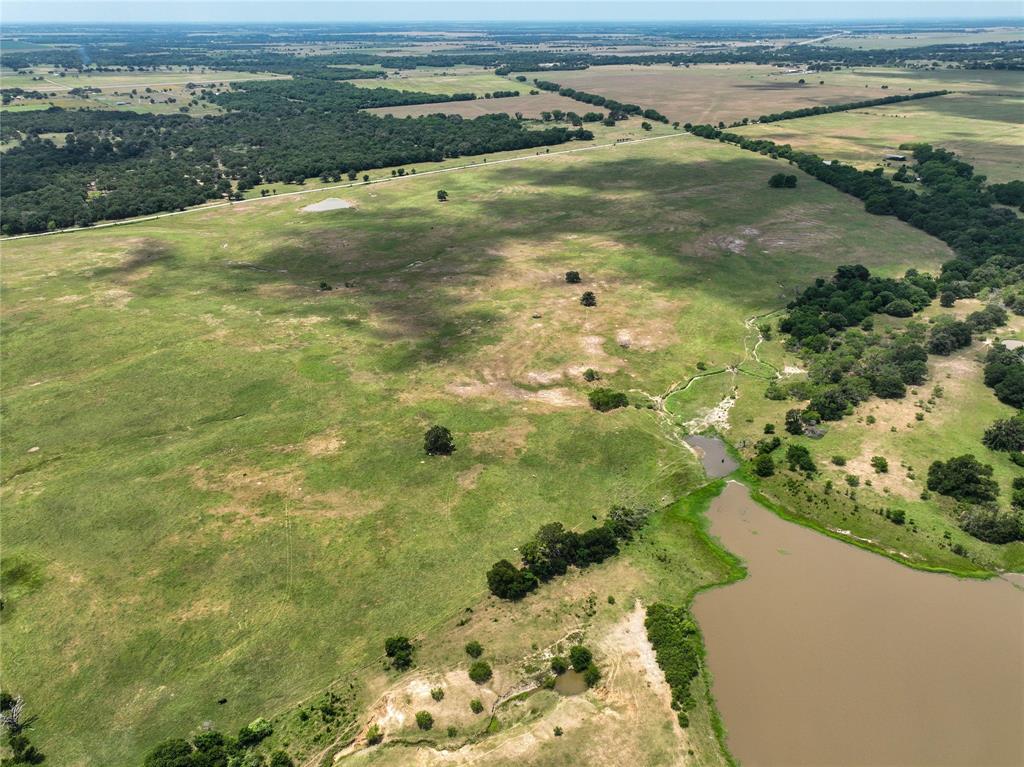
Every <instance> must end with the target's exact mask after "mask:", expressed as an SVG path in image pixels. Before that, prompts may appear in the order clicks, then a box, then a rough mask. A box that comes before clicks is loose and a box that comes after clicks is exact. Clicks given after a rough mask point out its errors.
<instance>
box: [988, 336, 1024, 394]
mask: <svg viewBox="0 0 1024 767" xmlns="http://www.w3.org/2000/svg"><path fill="white" fill-rule="evenodd" d="M985 385H986V386H991V387H992V390H993V391H994V392H995V394H996V397H998V398H999V400H1000V401H1001V402H1005V403H1006V404H1007V405H1009V406H1010V407H1015V408H1024V347H1018V348H1016V349H1007V348H1006V346H1004V345H1003V344H1001V343H996V344H993V345H992V348H991V349H989V352H988V354H987V355H986V357H985Z"/></svg>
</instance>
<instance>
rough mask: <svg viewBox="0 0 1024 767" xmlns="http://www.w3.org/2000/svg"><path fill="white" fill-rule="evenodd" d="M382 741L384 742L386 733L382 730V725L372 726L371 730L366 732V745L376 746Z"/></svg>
mask: <svg viewBox="0 0 1024 767" xmlns="http://www.w3.org/2000/svg"><path fill="white" fill-rule="evenodd" d="M382 740H384V731H383V730H382V729H381V728H380V725H379V724H371V725H370V729H368V730H367V731H366V744H367V745H369V746H376V745H377V744H378V743H380V742H381V741H382Z"/></svg>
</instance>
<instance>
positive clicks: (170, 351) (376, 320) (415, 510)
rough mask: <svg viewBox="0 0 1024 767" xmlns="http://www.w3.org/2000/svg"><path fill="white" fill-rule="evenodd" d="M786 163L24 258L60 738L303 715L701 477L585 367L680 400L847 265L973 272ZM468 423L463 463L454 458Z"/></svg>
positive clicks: (384, 206)
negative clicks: (783, 172) (545, 529)
mask: <svg viewBox="0 0 1024 767" xmlns="http://www.w3.org/2000/svg"><path fill="white" fill-rule="evenodd" d="M778 167H779V166H778V164H777V163H774V162H772V161H770V160H767V159H765V158H762V157H760V156H757V155H753V154H751V153H747V152H743V151H741V150H738V149H735V148H733V147H730V146H725V145H719V144H716V143H712V142H704V141H699V140H697V139H692V138H688V137H680V138H678V139H669V140H665V141H660V142H651V143H647V144H637V145H633V146H630V145H625V146H619V147H617V148H615V149H605V150H598V151H594V152H585V153H578V154H569V155H559V156H552V157H550V158H543V159H538V160H536V161H533V162H530V163H522V164H519V165H514V164H510V165H505V166H493V167H484V166H480V167H478V168H475V169H473V170H469V171H464V172H459V173H452V174H448V175H446V176H444V177H443V181H442V180H440V179H441V177H437V178H431V177H421V178H416V179H409V180H407V181H402V182H401V183H396V184H380V185H371V186H368V187H357V188H353V189H349V190H344V192H343V193H341V194H339V193H338V192H330V193H328V192H325V193H324V195H323V196H325V197H326V196H331V195H336V196H344V197H346V198H348V199H351V200H353V201H354V202H355V203H356V204H357V208H356V209H351V210H340V211H335V212H330V213H321V214H305V213H301V212H300V211H299V208H300V207H301V206H303V205H306V204H309V203H310V202H313V201H315V200H316V199H318V197H317V195H307V196H304V197H300V198H282V197H278V198H277V199H273V200H268V201H263V202H254V203H252V204H250V205H246V206H236V207H234V208H230V209H220V210H215V211H209V212H199V213H193V214H189V215H185V216H177V217H172V218H167V219H161V220H157V221H152V222H148V223H144V224H136V225H132V226H131V227H128V228H123V229H122V228H113V229H106V230H95V231H85V232H80V233H75V234H71V235H61V236H59V237H54V238H37V239H34V240H23V241H17V242H10V243H8V244H7V245H6V247H5V254H4V255H5V261H4V271H3V285H2V287H3V295H2V298H3V321H4V328H5V343H4V345H3V350H2V353H3V365H4V377H3V399H4V416H5V434H4V436H5V445H4V447H5V452H6V454H7V455H6V461H5V464H4V479H5V482H4V488H3V491H2V492H3V495H2V499H3V506H4V512H5V520H4V559H5V563H6V566H10V567H13V568H14V581H15V583H14V584H12V591H11V592H8V593H9V594H12V593H13V596H11V597H10V598H9V600H8V602H7V603H6V607H5V610H4V611H3V622H4V639H5V648H4V649H5V655H4V662H5V668H4V673H5V686H8V685H9V686H10V687H12V688H14V689H17V690H18V691H23V692H24V693H25V694H26V695H27V698H28V704H29V708H30V711H32V712H36V713H39V714H40V718H39V720H38V722H37V723H36V725H35V726H34V731H33V741H34V742H36V743H38V745H39V746H40V747H41V748H42V750H43V751H44V752H46V753H48V754H49V755H50V759H51V760H52V761H53V762H54V763H62V764H63V763H68V764H81V765H91V764H97V765H99V764H121V763H136V762H138V760H139V757H140V754H141V753H143V752H144V751H145V750H146V749H147V748H148V747H149V746H151V745H152V744H153V743H154V742H155V741H157V740H158V739H160V738H162V737H167V736H170V735H180V734H182V733H183V732H187V731H189V730H191V729H192V728H194V727H196V726H198V725H199V724H200V723H201V722H203V721H204V720H210V721H212V722H214V724H215V725H216V726H218V727H221V728H224V729H226V730H234V729H237V728H238V727H239V726H240V725H241V724H244V723H246V722H247V721H249V720H251V719H252V718H253V717H255V716H257V715H264V716H270V715H273V714H275V713H277V712H279V711H282V710H286V709H289V708H291V707H292V706H293V705H294V704H295V703H296V702H298V701H299V700H302V699H305V698H306V697H308V696H310V695H313V694H315V693H317V692H318V691H320V690H322V689H323V688H325V687H326V686H327V684H328V683H329V682H331V681H332V680H335V679H340V678H350V679H353V680H354V681H358V680H360V679H361V674H362V673H363V670H364V669H366V668H367V667H368V666H369V665H372V664H374V663H375V662H376V660H377V658H378V657H379V655H380V648H381V642H382V640H383V638H384V637H385V636H387V635H389V634H394V633H407V634H409V635H411V636H423V635H429V634H430V632H432V631H434V630H436V628H437V627H438V626H441V625H444V624H445V623H446V621H448V620H449V619H451V617H452V616H454V615H456V614H457V613H458V612H459V611H460V610H462V609H463V608H465V606H466V605H467V604H473V603H474V602H475V601H476V600H478V599H479V598H480V596H481V595H482V593H483V592H484V588H485V585H484V580H483V573H484V572H485V570H486V568H487V566H488V565H489V564H490V563H491V562H492V561H493V560H495V559H497V558H499V557H501V556H509V554H510V552H511V550H512V547H514V546H516V545H518V544H519V543H521V542H522V540H523V539H524V537H526V536H527V535H528V534H529V533H531V532H532V531H534V530H535V529H536V527H537V526H538V525H539V524H541V523H544V522H549V521H554V520H558V521H562V522H563V523H565V524H567V525H571V526H580V527H586V526H590V525H591V524H592V515H595V514H598V515H600V514H601V513H603V512H605V511H606V510H607V509H608V507H609V506H610V505H612V504H614V503H617V502H644V503H649V504H651V505H660V504H661V503H662V502H667V501H670V500H672V499H675V498H678V497H680V496H682V495H683V494H685V493H686V492H687V491H688V490H691V489H693V488H694V487H696V486H697V485H698V484H700V479H699V476H698V475H699V472H698V471H697V468H696V464H695V461H694V460H693V458H692V457H691V456H690V455H689V454H688V453H686V452H683V451H682V450H681V449H680V448H679V447H678V446H677V445H676V444H675V443H673V442H671V441H670V440H668V439H667V438H666V436H665V435H664V433H663V432H662V431H661V429H660V427H659V425H658V424H657V423H656V421H655V419H654V417H653V416H652V414H651V413H650V412H649V411H646V410H636V409H625V410H620V411H616V412H613V413H608V414H599V413H596V412H594V411H591V410H590V409H589V408H588V407H587V406H586V405H585V393H586V391H587V387H588V385H587V384H585V383H584V382H583V381H582V379H581V377H580V375H579V373H578V372H575V371H577V370H578V369H579V368H581V367H582V368H585V367H594V368H596V369H599V370H601V371H602V374H603V375H604V380H603V383H602V384H599V385H609V386H613V387H615V388H618V389H620V390H627V389H633V388H639V389H644V390H646V391H649V392H661V391H664V390H665V389H666V388H667V387H668V386H670V385H671V384H672V383H673V382H675V381H678V380H681V379H685V378H686V377H687V376H689V375H690V374H691V373H692V371H693V369H694V366H695V365H696V363H697V362H698V361H701V360H708V361H711V360H715V359H718V358H719V357H722V358H725V357H729V356H736V355H738V356H740V357H741V356H742V348H743V340H744V338H745V337H746V336H748V331H747V330H746V329H745V328H744V326H743V321H744V319H745V318H747V317H749V316H751V315H754V314H759V313H763V312H767V311H771V310H773V309H775V308H778V307H779V306H780V305H782V304H784V303H785V301H786V300H787V296H790V295H792V291H793V290H794V289H795V288H797V287H799V286H802V285H804V284H806V282H807V281H808V279H810V278H811V277H812V276H813V275H815V274H828V273H830V272H831V271H832V270H833V269H834V266H835V265H836V264H838V263H845V262H850V261H860V262H862V263H865V264H867V265H868V266H870V267H872V268H883V267H884V269H885V270H888V271H890V272H899V271H902V270H903V269H905V268H906V267H909V266H915V267H919V268H934V267H935V266H936V265H937V264H938V263H939V262H941V261H942V260H944V259H945V258H946V257H947V252H946V250H945V248H944V247H943V246H941V245H940V244H939V243H938V242H936V241H934V240H931V239H929V238H927V237H925V236H924V235H922V234H920V233H919V232H916V231H914V230H912V229H910V228H909V227H906V226H904V225H902V224H900V223H899V222H897V221H895V220H891V219H877V218H874V217H869V216H866V215H865V214H864V213H863V211H862V210H861V206H860V204H859V203H858V202H857V201H856V200H853V199H851V198H849V197H847V196H845V195H842V194H840V193H838V192H836V191H835V190H832V189H831V188H829V187H827V186H825V185H823V184H819V183H817V182H815V181H813V180H810V179H802V180H801V185H800V188H798V189H796V190H786V191H784V192H779V191H777V190H770V189H769V188H768V187H767V183H766V181H767V178H768V177H769V176H770V175H771V174H772V173H773V172H775V171H776V170H777V169H778ZM442 184H443V187H444V188H445V189H446V190H447V191H448V192H449V195H450V199H449V202H447V203H445V204H439V203H438V202H437V201H436V198H435V192H436V190H437V189H438V188H440V187H441V186H442ZM736 240H742V241H743V243H744V244H743V246H742V247H741V248H739V250H738V251H737V249H736V248H737V246H736V244H735V241H736ZM569 268H575V269H579V270H580V271H581V273H582V275H583V278H584V284H583V285H579V286H568V285H566V284H565V283H564V281H563V280H562V274H563V273H564V272H565V270H566V269H569ZM320 280H327V281H329V282H331V283H332V284H334V285H336V286H339V289H337V290H335V291H331V292H325V293H321V292H319V291H317V290H316V285H317V284H318V283H319V281H320ZM346 280H349V281H351V282H354V283H355V287H354V288H351V289H344V288H341V287H340V286H341V285H342V284H343V283H344V281H346ZM583 289H593V290H594V291H595V292H596V293H597V294H598V299H599V305H598V307H597V308H596V309H595V310H587V309H584V308H583V307H581V306H580V305H579V303H578V294H579V292H580V290H583ZM534 314H539V315H541V316H540V318H539V319H534V318H533V315H534ZM623 330H627V331H629V333H630V334H631V336H632V342H631V343H630V344H629V347H628V348H624V347H623V346H622V345H620V344H619V343H618V342H617V340H616V339H617V337H618V333H619V332H620V331H623ZM595 339H596V341H595ZM730 349H732V350H736V351H734V352H729V351H725V350H730ZM778 356H781V354H780V355H778ZM766 358H768V357H766ZM538 373H540V374H544V375H546V376H551V375H555V376H556V377H557V376H558V375H559V374H561V377H560V380H557V381H553V382H548V383H544V381H546V380H548V379H546V378H544V377H543V376H542V377H541V378H539V379H538V378H537V377H536V375H532V374H538ZM738 380H739V381H740V385H741V387H743V386H749V385H750V384H749V383H747V382H749V381H754V382H755V383H760V382H757V381H755V379H750V378H749V377H748V376H738ZM538 381H540V382H538ZM538 390H547V392H548V394H549V395H550V396H551V397H553V398H549V399H538V398H537V391H538ZM741 402H742V398H741ZM574 403H580V404H574ZM780 422H781V421H780ZM434 423H443V424H445V425H447V426H449V427H450V428H451V429H452V431H453V432H454V434H455V439H456V443H457V445H458V450H457V451H456V453H455V454H454V456H452V457H450V458H430V459H428V458H427V457H426V456H424V455H423V453H422V435H423V432H424V431H425V430H426V428H427V427H428V426H430V425H431V424H434ZM36 448H38V449H36ZM660 535H661V533H660V532H657V531H656V532H655V533H654V534H653V538H654V539H655V540H660V538H659V536H660ZM703 545H704V544H703V543H701V541H700V540H699V538H698V537H694V536H692V535H690V534H687V536H684V538H683V539H682V540H681V541H679V542H678V544H677V545H676V544H675V543H674V544H673V547H672V548H671V550H670V551H669V554H668V556H669V557H670V561H671V562H672V563H675V564H674V565H673V568H675V567H678V568H680V569H681V570H680V572H681V571H683V570H685V569H686V568H690V567H691V565H690V564H688V563H691V562H696V561H700V560H702V558H705V557H707V556H711V555H709V554H708V553H707V552H705V551H703V548H702V547H703ZM666 548H670V547H668V546H667V545H666ZM707 566H708V567H714V568H716V569H717V568H718V566H719V565H717V564H715V563H714V562H709V564H708V565H707ZM702 567H703V566H702ZM687 572H689V570H687ZM701 577H703V576H700V577H698V576H697V575H696V574H695V575H694V576H693V577H689V576H688V577H687V578H685V579H682V578H678V577H676V576H675V575H673V574H672V568H666V569H664V570H663V572H662V574H661V575H659V576H658V578H659V579H660V580H659V581H658V582H659V587H658V588H659V591H658V593H660V594H662V595H663V598H671V597H672V595H673V594H678V595H679V596H680V597H681V598H682V597H684V596H685V595H684V594H683V592H684V591H689V590H690V589H691V588H692V587H693V586H694V585H695V584H697V583H699V582H700V579H701ZM673 580H675V581H676V582H678V585H677V586H676V587H672V586H671V582H672V581H673ZM673 588H674V589H675V590H674V591H673ZM220 697H225V698H227V699H228V703H227V704H226V705H224V706H218V705H217V699H218V698H220ZM709 716H710V715H709ZM708 722H710V720H708ZM710 726H711V725H710V723H709V724H708V727H710Z"/></svg>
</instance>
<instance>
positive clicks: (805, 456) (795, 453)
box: [786, 445, 818, 474]
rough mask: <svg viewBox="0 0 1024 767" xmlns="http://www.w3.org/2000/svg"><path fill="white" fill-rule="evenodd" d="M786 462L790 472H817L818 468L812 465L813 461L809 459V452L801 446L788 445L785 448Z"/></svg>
mask: <svg viewBox="0 0 1024 767" xmlns="http://www.w3.org/2000/svg"><path fill="white" fill-rule="evenodd" d="M786 462H787V463H788V464H789V470H790V471H796V470H797V469H799V470H801V471H806V472H807V473H809V474H813V473H814V472H816V471H817V470H818V467H817V466H815V465H814V459H812V458H811V451H809V450H808V449H807V448H806V447H804V446H803V445H790V446H789V447H788V448H786Z"/></svg>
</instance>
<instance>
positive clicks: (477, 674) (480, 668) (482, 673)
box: [469, 660, 494, 684]
mask: <svg viewBox="0 0 1024 767" xmlns="http://www.w3.org/2000/svg"><path fill="white" fill-rule="evenodd" d="M493 675H494V672H493V671H491V664H490V663H488V662H487V661H485V660H478V661H475V662H474V663H473V665H471V666H470V667H469V678H470V679H472V680H473V681H474V682H476V683H477V684H483V683H484V682H486V681H488V680H490V678H491V677H492V676H493Z"/></svg>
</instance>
